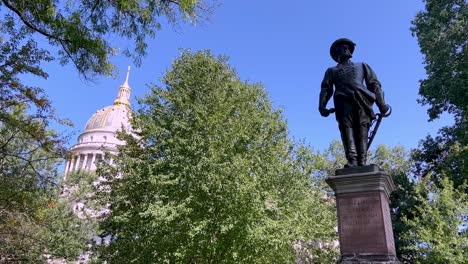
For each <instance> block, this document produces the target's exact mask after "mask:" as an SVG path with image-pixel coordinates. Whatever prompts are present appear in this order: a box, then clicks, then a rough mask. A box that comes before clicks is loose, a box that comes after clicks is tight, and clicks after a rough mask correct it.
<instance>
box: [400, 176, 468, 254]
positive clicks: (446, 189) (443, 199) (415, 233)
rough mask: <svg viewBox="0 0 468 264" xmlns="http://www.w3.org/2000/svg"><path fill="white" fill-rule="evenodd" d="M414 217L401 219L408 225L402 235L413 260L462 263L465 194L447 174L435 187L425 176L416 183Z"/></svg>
mask: <svg viewBox="0 0 468 264" xmlns="http://www.w3.org/2000/svg"><path fill="white" fill-rule="evenodd" d="M416 199H417V201H418V202H419V204H418V205H417V206H415V207H414V208H413V210H414V215H415V217H414V218H413V219H407V218H405V219H403V220H404V222H405V224H406V225H407V226H408V227H409V228H408V230H407V231H406V232H405V233H404V234H403V237H404V239H406V240H408V241H411V242H412V243H409V244H407V245H406V247H407V249H408V250H410V251H412V252H414V256H413V259H412V261H413V262H414V263H466V260H467V259H468V253H467V252H468V235H467V226H466V218H467V217H468V195H467V194H466V193H465V192H464V191H463V190H461V188H460V189H458V190H457V189H454V187H453V183H451V182H450V180H449V179H448V178H447V177H444V178H443V180H442V182H441V187H439V186H436V185H435V184H434V183H432V182H430V181H429V180H428V179H427V178H426V179H424V180H422V181H421V182H419V183H418V184H417V187H416Z"/></svg>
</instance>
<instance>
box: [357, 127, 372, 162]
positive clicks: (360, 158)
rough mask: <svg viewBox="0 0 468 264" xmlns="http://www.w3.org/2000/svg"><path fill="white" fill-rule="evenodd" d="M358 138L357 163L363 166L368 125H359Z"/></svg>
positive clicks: (365, 158) (365, 160) (365, 157)
mask: <svg viewBox="0 0 468 264" xmlns="http://www.w3.org/2000/svg"><path fill="white" fill-rule="evenodd" d="M358 136H359V139H357V146H356V147H357V164H358V166H364V165H366V162H367V139H368V136H369V127H368V126H367V125H361V126H360V127H359V134H358Z"/></svg>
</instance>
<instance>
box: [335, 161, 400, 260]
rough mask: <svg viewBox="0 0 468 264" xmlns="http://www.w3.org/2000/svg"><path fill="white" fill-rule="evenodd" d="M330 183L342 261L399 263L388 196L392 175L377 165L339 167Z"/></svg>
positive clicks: (390, 189) (391, 187)
mask: <svg viewBox="0 0 468 264" xmlns="http://www.w3.org/2000/svg"><path fill="white" fill-rule="evenodd" d="M335 174H336V175H335V176H329V177H328V178H327V180H326V181H327V183H328V185H330V187H331V188H332V189H333V190H334V191H335V197H336V205H337V214H338V233H339V237H340V251H341V256H340V259H339V261H338V263H340V264H351V263H352V264H354V263H368V264H377V263H379V264H384V263H385V264H396V263H400V262H399V261H398V259H397V257H396V253H395V242H394V239H393V230H392V222H391V218H390V208H389V196H390V193H391V192H392V191H393V190H394V189H395V185H394V183H393V180H392V178H391V177H390V175H389V174H388V173H386V172H385V171H383V170H382V169H381V168H379V167H378V166H377V165H368V166H362V167H353V168H345V169H340V170H337V171H336V172H335Z"/></svg>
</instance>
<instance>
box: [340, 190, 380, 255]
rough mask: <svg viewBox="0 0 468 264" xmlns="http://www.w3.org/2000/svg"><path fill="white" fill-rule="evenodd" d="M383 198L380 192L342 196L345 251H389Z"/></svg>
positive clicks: (341, 221)
mask: <svg viewBox="0 0 468 264" xmlns="http://www.w3.org/2000/svg"><path fill="white" fill-rule="evenodd" d="M380 199H381V197H380V195H379V193H371V194H360V195H343V196H341V197H339V198H338V210H339V220H340V222H339V228H340V234H341V245H342V252H343V253H380V252H382V253H384V252H388V251H387V243H386V242H387V241H386V238H385V227H384V225H383V223H384V220H383V218H382V211H381V200H380Z"/></svg>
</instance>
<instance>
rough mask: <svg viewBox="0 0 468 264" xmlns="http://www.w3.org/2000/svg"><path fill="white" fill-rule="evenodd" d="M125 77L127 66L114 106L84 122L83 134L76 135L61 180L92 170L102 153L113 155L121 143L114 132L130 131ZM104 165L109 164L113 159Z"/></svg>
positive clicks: (128, 98) (99, 111) (128, 99)
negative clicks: (63, 177) (82, 171)
mask: <svg viewBox="0 0 468 264" xmlns="http://www.w3.org/2000/svg"><path fill="white" fill-rule="evenodd" d="M129 75H130V67H128V71H127V77H126V78H125V82H124V83H123V84H122V85H120V87H119V92H118V94H117V98H116V99H115V101H114V103H113V104H112V105H110V106H107V107H104V108H103V109H100V110H98V111H96V112H95V113H94V114H93V115H92V116H91V118H90V119H89V120H88V122H87V123H86V126H85V128H84V131H83V133H81V134H80V135H79V136H78V142H77V143H76V144H75V145H73V146H72V147H71V149H70V152H69V154H68V158H67V160H66V162H65V169H64V173H65V177H66V175H67V174H70V173H71V172H73V171H78V170H84V171H94V170H96V163H97V161H99V160H102V159H104V158H105V157H104V153H105V152H109V153H111V154H117V146H118V145H122V144H123V142H122V141H121V140H119V139H117V137H116V134H117V131H118V130H121V129H126V130H128V129H129V128H130V123H129V115H130V111H131V110H130V91H131V89H130V86H129V84H128V78H129ZM106 162H108V163H109V164H112V163H113V160H112V159H110V160H106Z"/></svg>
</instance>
